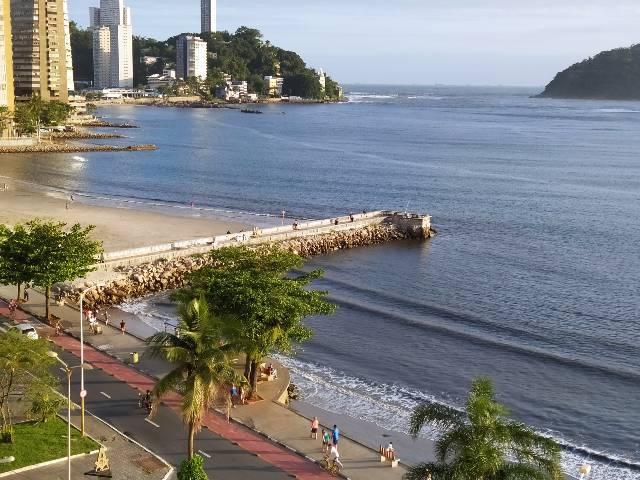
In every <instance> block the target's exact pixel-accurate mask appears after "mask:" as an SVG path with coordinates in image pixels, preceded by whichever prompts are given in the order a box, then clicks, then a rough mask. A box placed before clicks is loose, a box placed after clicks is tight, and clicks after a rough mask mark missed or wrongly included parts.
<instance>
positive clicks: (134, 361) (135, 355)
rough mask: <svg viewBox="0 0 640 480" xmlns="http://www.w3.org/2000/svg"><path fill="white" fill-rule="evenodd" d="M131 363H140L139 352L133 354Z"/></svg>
mask: <svg viewBox="0 0 640 480" xmlns="http://www.w3.org/2000/svg"><path fill="white" fill-rule="evenodd" d="M131 363H138V352H131Z"/></svg>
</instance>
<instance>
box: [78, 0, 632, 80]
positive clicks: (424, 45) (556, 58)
mask: <svg viewBox="0 0 640 480" xmlns="http://www.w3.org/2000/svg"><path fill="white" fill-rule="evenodd" d="M68 1H69V10H70V16H71V19H72V20H74V21H76V22H77V23H78V24H79V25H82V26H86V25H87V24H88V17H89V14H88V10H89V7H90V6H97V5H98V4H99V0H68ZM450 3H451V2H447V0H431V1H430V3H429V5H425V4H424V2H423V1H420V0H396V2H394V4H393V5H392V6H390V5H389V3H388V2H383V1H381V0H367V1H365V0H349V1H347V2H340V1H337V0H324V1H323V2H316V1H313V0H310V1H308V2H305V3H304V4H301V3H300V2H294V1H293V0H278V1H276V2H271V3H269V4H264V3H260V2H257V1H253V0H250V1H248V2H245V3H244V4H243V5H242V6H238V5H237V4H236V3H232V2H231V1H229V0H218V28H219V29H220V30H228V31H235V30H236V29H237V28H238V27H240V26H243V25H246V26H248V27H252V28H257V29H259V30H260V31H261V32H262V33H263V34H264V38H265V39H268V40H270V41H271V42H272V43H273V44H274V45H277V46H279V47H281V48H284V49H287V50H293V51H296V52H298V53H299V54H300V55H301V56H302V57H303V58H304V59H305V61H306V62H307V63H308V64H309V66H311V67H316V68H324V69H325V70H326V71H328V72H329V74H330V75H331V76H332V77H333V78H335V79H336V80H338V81H339V82H341V83H345V84H384V85H434V84H441V85H468V86H522V87H540V86H544V85H546V84H547V83H548V82H549V81H551V80H552V79H553V77H554V76H555V74H556V73H557V72H558V71H560V70H563V69H565V68H566V67H568V66H570V65H572V64H574V63H576V62H579V61H581V60H583V59H585V58H588V57H590V56H593V55H595V54H597V53H599V52H600V51H603V50H609V49H612V48H618V47H627V46H630V45H632V44H634V43H637V42H638V41H639V40H640V35H639V34H638V33H637V23H638V19H640V4H638V3H637V2H634V1H631V0H619V1H618V2H616V4H615V5H607V4H606V2H604V1H601V0H600V1H598V0H583V1H578V0H564V1H561V2H558V1H552V0H531V1H529V2H527V3H526V4H524V5H513V4H512V2H508V1H506V0H485V1H484V2H483V3H482V5H478V2H477V1H475V0H458V1H457V2H456V3H455V4H454V5H451V4H450ZM125 4H126V5H128V6H130V7H131V9H132V16H133V25H134V34H135V35H139V36H146V37H153V38H156V39H159V40H163V39H166V38H168V37H170V36H172V35H176V34H178V33H181V32H193V31H197V30H198V29H199V25H200V17H199V5H200V2H199V1H198V0H188V2H184V3H182V4H180V7H179V12H180V15H179V16H178V15H177V13H178V8H177V7H175V3H174V2H170V1H168V0H128V1H127V0H125Z"/></svg>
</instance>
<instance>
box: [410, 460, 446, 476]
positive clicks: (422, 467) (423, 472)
mask: <svg viewBox="0 0 640 480" xmlns="http://www.w3.org/2000/svg"><path fill="white" fill-rule="evenodd" d="M403 479H404V480H428V479H431V480H451V472H450V470H449V467H448V466H447V465H442V464H439V463H420V464H418V465H415V466H412V467H409V470H408V471H407V473H405V474H404V477H403Z"/></svg>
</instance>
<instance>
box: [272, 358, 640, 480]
mask: <svg viewBox="0 0 640 480" xmlns="http://www.w3.org/2000/svg"><path fill="white" fill-rule="evenodd" d="M278 360H279V361H281V362H282V363H283V364H284V365H285V366H286V367H288V368H289V370H290V372H291V378H292V381H293V382H294V383H295V384H296V386H297V387H298V388H299V389H300V392H301V394H302V397H303V399H304V401H305V402H307V403H309V404H311V405H315V406H317V407H319V408H322V409H323V410H326V411H329V412H332V413H336V414H343V415H348V416H350V417H352V418H355V419H360V420H366V421H367V422H370V423H373V424H375V425H377V426H379V427H382V428H385V429H388V430H393V431H396V432H401V433H407V428H408V425H409V418H410V415H411V412H412V411H413V409H414V408H415V407H416V406H417V405H418V404H420V403H422V402H426V401H429V402H440V403H445V404H452V403H453V404H461V402H460V401H456V399H445V400H444V401H443V399H442V398H436V397H435V396H434V395H431V394H429V393H426V392H423V391H419V390H415V389H409V388H405V387H400V386H397V385H389V384H377V383H372V382H368V381H366V380H363V379H361V378H357V377H353V376H349V375H346V374H344V373H342V372H338V371H336V370H334V369H331V368H328V367H323V366H319V365H314V364H312V363H307V362H304V361H301V360H298V359H296V358H291V357H286V356H278ZM422 435H424V436H425V437H427V438H430V439H434V438H435V437H436V435H437V430H435V429H433V428H428V429H425V430H424V431H423V432H422ZM553 436H554V438H556V440H558V441H559V442H560V443H562V444H564V445H567V446H569V447H575V448H580V449H581V450H583V451H585V452H587V454H581V453H577V452H572V451H564V452H563V455H562V464H563V469H564V471H565V472H567V473H569V474H571V473H572V472H578V469H579V468H580V466H581V465H582V464H584V463H585V462H586V463H590V464H591V465H592V473H591V476H590V477H589V478H590V480H640V472H637V471H633V470H630V469H628V468H623V467H620V466H619V465H616V464H615V462H616V461H625V460H624V459H622V458H619V457H616V456H615V455H609V454H606V453H603V452H597V451H594V450H589V449H588V448H587V447H584V446H574V445H571V444H570V442H567V441H565V440H563V439H562V438H559V436H558V435H557V434H554V435H553ZM591 455H596V456H598V457H600V456H602V455H605V456H606V457H608V458H609V459H610V462H606V461H601V460H593V459H592V458H591Z"/></svg>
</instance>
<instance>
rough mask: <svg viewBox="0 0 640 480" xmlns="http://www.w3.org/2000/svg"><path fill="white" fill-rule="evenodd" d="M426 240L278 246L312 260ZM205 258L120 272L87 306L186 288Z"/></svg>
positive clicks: (360, 233)
mask: <svg viewBox="0 0 640 480" xmlns="http://www.w3.org/2000/svg"><path fill="white" fill-rule="evenodd" d="M411 238H424V236H423V235H422V233H421V234H420V235H417V233H416V232H414V231H412V230H407V229H400V228H398V227H396V226H394V225H386V224H381V225H369V226H366V227H363V228H358V229H353V230H346V231H339V232H332V233H328V234H322V235H314V236H308V237H302V238H295V239H290V240H286V241H283V242H278V243H276V245H278V246H280V247H281V248H283V249H285V250H288V251H290V252H293V253H296V254H298V255H300V256H303V257H312V256H315V255H322V254H326V253H331V252H335V251H338V250H347V249H350V248H356V247H364V246H369V245H379V244H383V243H387V242H391V241H396V240H405V239H411ZM207 263H208V260H207V258H206V257H205V256H190V257H181V258H175V259H172V260H166V259H159V260H156V261H154V262H151V263H145V264H142V265H137V266H131V267H120V268H118V269H116V271H117V272H118V273H120V274H121V275H122V278H120V279H118V280H114V281H112V282H110V283H109V284H107V285H106V286H104V287H99V288H97V289H95V290H91V291H89V292H88V293H87V295H86V297H85V302H86V303H87V304H88V305H90V306H92V307H99V306H107V305H118V304H120V303H122V302H124V301H126V300H130V299H134V298H139V297H143V296H145V295H148V294H151V293H156V292H160V291H164V290H174V289H177V288H181V287H183V286H185V285H186V282H187V277H188V274H189V273H191V272H195V271H197V270H199V269H200V268H202V267H204V266H205V265H207ZM81 288H84V286H83V287H79V288H77V289H75V290H71V291H70V292H69V296H70V298H71V299H72V300H77V299H78V297H79V294H80V290H81Z"/></svg>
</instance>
